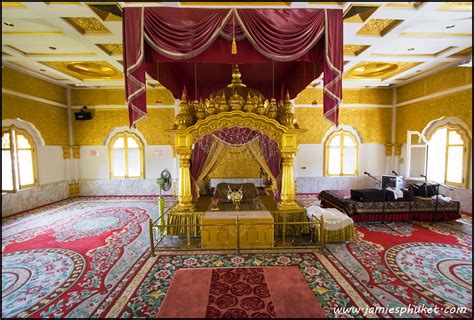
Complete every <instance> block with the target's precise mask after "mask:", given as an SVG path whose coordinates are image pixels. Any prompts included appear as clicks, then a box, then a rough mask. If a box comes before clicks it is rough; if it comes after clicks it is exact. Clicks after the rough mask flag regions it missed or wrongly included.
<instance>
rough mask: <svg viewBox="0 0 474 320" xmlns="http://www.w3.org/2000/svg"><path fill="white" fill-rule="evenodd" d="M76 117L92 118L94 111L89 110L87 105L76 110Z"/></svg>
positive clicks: (78, 118)
mask: <svg viewBox="0 0 474 320" xmlns="http://www.w3.org/2000/svg"><path fill="white" fill-rule="evenodd" d="M74 117H76V120H91V119H92V113H90V112H89V111H87V107H83V108H82V109H81V111H79V112H74Z"/></svg>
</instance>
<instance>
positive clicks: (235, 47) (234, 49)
mask: <svg viewBox="0 0 474 320" xmlns="http://www.w3.org/2000/svg"><path fill="white" fill-rule="evenodd" d="M232 54H237V42H235V36H233V37H232Z"/></svg>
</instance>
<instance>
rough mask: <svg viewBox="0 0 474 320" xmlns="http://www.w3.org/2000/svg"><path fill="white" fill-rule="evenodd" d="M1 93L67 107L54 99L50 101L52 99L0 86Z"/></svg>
mask: <svg viewBox="0 0 474 320" xmlns="http://www.w3.org/2000/svg"><path fill="white" fill-rule="evenodd" d="M2 93H6V94H9V95H12V96H15V97H19V98H23V99H29V100H33V101H37V102H41V103H45V104H49V105H52V106H55V107H61V108H66V109H67V105H65V104H62V103H59V102H56V101H52V100H48V99H43V98H38V97H35V96H32V95H29V94H26V93H21V92H18V91H15V90H10V89H5V88H2Z"/></svg>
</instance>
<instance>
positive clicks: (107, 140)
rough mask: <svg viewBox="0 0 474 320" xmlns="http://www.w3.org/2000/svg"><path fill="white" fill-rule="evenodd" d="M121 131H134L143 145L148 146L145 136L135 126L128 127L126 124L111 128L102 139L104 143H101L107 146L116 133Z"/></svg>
mask: <svg viewBox="0 0 474 320" xmlns="http://www.w3.org/2000/svg"><path fill="white" fill-rule="evenodd" d="M121 132H131V133H134V134H136V135H137V136H138V137H139V138H140V139H141V140H142V142H143V146H144V147H146V146H148V143H147V141H146V139H145V136H144V135H143V133H141V132H140V131H138V129H137V128H130V127H127V126H122V127H116V128H113V129H112V130H111V131H110V132H109V133H108V134H107V137H106V138H105V140H104V143H103V144H102V145H104V146H108V145H109V143H110V140H111V139H112V138H113V137H114V136H115V135H116V134H117V133H121Z"/></svg>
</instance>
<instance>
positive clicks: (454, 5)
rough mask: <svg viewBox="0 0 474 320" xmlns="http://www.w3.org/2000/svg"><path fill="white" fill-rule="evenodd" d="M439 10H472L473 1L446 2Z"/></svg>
mask: <svg viewBox="0 0 474 320" xmlns="http://www.w3.org/2000/svg"><path fill="white" fill-rule="evenodd" d="M436 9H437V10H448V11H472V2H444V3H443V4H442V5H440V6H439V7H438V8H436Z"/></svg>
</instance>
